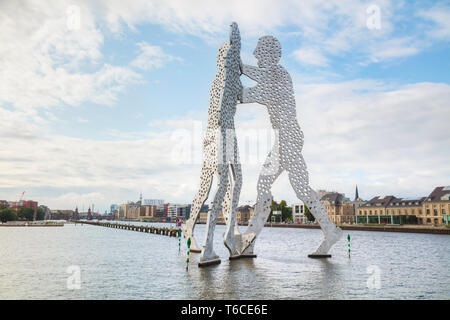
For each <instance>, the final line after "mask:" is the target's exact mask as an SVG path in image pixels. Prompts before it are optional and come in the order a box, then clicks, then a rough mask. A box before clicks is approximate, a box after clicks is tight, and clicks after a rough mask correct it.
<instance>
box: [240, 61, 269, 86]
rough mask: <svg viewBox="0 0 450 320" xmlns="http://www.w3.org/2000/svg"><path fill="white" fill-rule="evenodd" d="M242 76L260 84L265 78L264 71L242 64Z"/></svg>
mask: <svg viewBox="0 0 450 320" xmlns="http://www.w3.org/2000/svg"><path fill="white" fill-rule="evenodd" d="M241 68H242V74H244V75H246V76H247V77H249V78H250V79H252V80H254V81H256V82H258V81H261V78H262V77H263V72H264V71H263V70H261V69H260V68H258V67H254V66H249V65H248V64H242V65H241Z"/></svg>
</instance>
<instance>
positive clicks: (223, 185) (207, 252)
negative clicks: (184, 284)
mask: <svg viewBox="0 0 450 320" xmlns="http://www.w3.org/2000/svg"><path fill="white" fill-rule="evenodd" d="M227 169H228V165H227V164H219V174H218V176H219V179H218V180H219V181H218V184H219V185H218V188H217V190H216V194H215V195H214V200H213V203H212V209H211V210H210V211H209V212H208V220H207V222H206V228H207V229H206V234H205V240H204V242H203V247H202V253H201V254H200V262H199V264H198V265H199V266H206V265H211V264H216V263H220V259H219V257H218V256H217V255H216V253H215V252H214V246H213V240H214V230H215V228H216V222H217V217H218V215H219V211H220V207H221V204H222V202H223V200H224V198H225V193H226V191H227V186H228V172H227Z"/></svg>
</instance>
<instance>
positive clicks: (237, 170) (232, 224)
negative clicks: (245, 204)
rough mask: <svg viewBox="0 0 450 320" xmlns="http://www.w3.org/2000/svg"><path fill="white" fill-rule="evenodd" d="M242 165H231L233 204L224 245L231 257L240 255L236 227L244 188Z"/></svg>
mask: <svg viewBox="0 0 450 320" xmlns="http://www.w3.org/2000/svg"><path fill="white" fill-rule="evenodd" d="M241 170H242V169H241V165H240V164H230V170H229V172H230V180H231V181H233V183H231V186H232V194H233V197H232V203H231V208H227V209H229V214H228V216H229V219H228V221H227V230H226V231H225V234H224V240H223V242H224V244H225V246H226V247H227V249H228V251H229V252H230V257H233V256H237V255H239V252H238V251H237V250H236V242H237V243H240V234H239V230H238V228H237V226H236V210H237V206H238V203H239V196H240V194H241V187H242V171H241Z"/></svg>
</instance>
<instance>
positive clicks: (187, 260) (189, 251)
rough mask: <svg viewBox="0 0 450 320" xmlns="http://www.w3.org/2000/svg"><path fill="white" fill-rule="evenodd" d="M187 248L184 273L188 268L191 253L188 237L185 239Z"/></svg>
mask: <svg viewBox="0 0 450 320" xmlns="http://www.w3.org/2000/svg"><path fill="white" fill-rule="evenodd" d="M187 247H188V251H187V258H186V271H187V270H188V268H189V255H190V253H191V238H190V237H189V238H188V239H187Z"/></svg>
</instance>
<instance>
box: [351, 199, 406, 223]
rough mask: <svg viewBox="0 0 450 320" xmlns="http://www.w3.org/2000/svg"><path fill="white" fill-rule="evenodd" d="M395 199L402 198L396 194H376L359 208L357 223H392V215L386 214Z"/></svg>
mask: <svg viewBox="0 0 450 320" xmlns="http://www.w3.org/2000/svg"><path fill="white" fill-rule="evenodd" d="M393 200H400V199H398V198H396V197H394V196H385V197H383V198H380V197H379V196H376V197H374V198H372V199H371V200H369V201H367V202H366V203H365V204H363V205H362V206H361V207H360V208H359V209H358V217H357V221H356V222H357V223H383V222H384V223H392V222H391V216H388V215H387V214H386V208H387V206H388V205H389V203H390V202H391V201H393Z"/></svg>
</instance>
